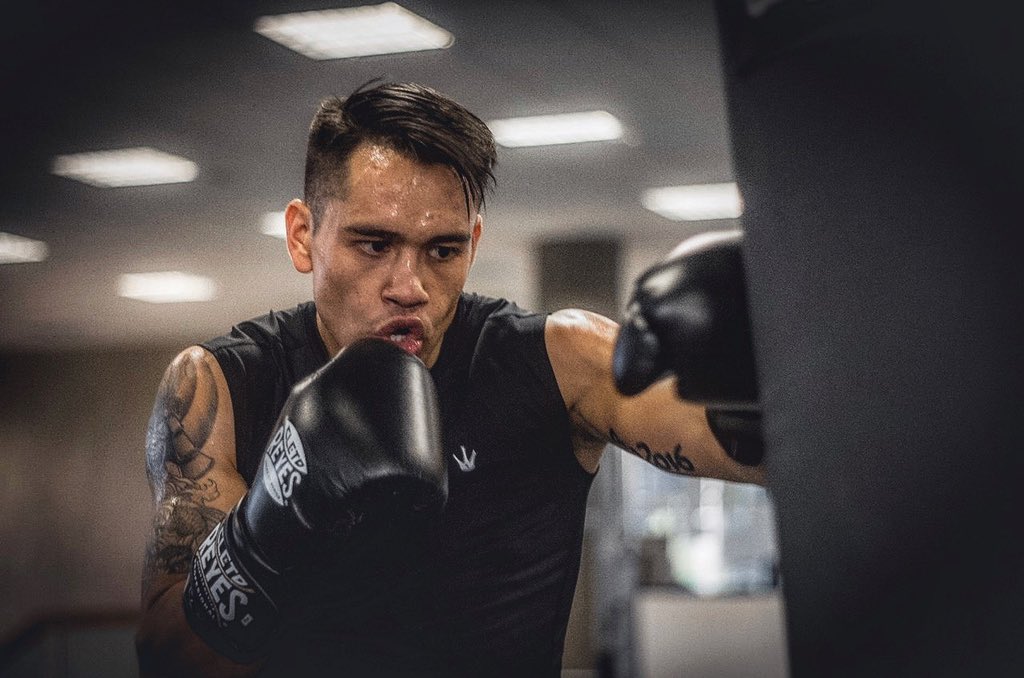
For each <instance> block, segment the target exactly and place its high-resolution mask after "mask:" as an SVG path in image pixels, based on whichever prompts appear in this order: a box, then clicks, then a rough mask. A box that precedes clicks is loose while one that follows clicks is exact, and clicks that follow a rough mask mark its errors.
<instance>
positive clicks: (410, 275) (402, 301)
mask: <svg viewBox="0 0 1024 678" xmlns="http://www.w3.org/2000/svg"><path fill="white" fill-rule="evenodd" d="M384 298H385V299H387V300H388V301H391V302H393V303H395V304H398V305H399V306H402V307H404V308H410V307H415V306H420V305H422V304H425V303H427V300H428V296H427V291H426V289H424V287H423V280H422V279H421V278H420V273H419V261H418V260H417V257H416V256H415V255H414V254H411V253H410V254H406V253H402V254H401V255H400V256H398V257H396V259H395V263H394V265H393V266H392V267H391V271H390V272H389V275H388V281H387V286H386V287H385V288H384Z"/></svg>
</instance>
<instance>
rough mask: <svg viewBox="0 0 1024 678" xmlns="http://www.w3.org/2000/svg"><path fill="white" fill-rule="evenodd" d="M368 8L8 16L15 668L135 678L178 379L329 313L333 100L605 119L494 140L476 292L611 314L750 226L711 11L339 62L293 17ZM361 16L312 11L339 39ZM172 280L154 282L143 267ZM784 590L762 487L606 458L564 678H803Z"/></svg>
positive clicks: (114, 7)
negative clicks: (313, 272)
mask: <svg viewBox="0 0 1024 678" xmlns="http://www.w3.org/2000/svg"><path fill="white" fill-rule="evenodd" d="M356 4H357V3H353V2H326V1H324V0H304V1H302V2H294V1H284V0H256V1H254V2H244V1H242V0H226V1H224V2H198V1H196V0H184V1H180V2H176V3H145V2H138V3H133V2H127V1H119V0H97V1H96V2H91V3H79V4H65V3H62V2H57V1H55V0H43V1H37V2H32V3H18V5H19V6H16V7H9V8H8V10H7V11H8V12H9V13H10V14H9V16H8V17H7V18H6V19H5V21H4V22H2V27H0V45H2V47H0V49H2V50H3V51H2V57H3V59H2V64H3V66H2V69H0V77H2V83H0V84H2V85H3V91H4V92H5V94H6V96H5V103H4V105H3V107H2V110H0V135H2V139H3V149H4V159H3V162H2V163H0V173H2V174H0V180H2V186H3V190H2V194H0V195H2V197H3V199H2V203H0V676H5V677H6V676H133V675H137V669H136V667H135V659H134V648H133V645H132V634H133V629H134V624H135V620H136V618H137V615H138V605H139V588H140V571H141V562H142V554H143V548H144V543H145V539H146V535H147V531H148V529H149V522H150V518H151V500H150V495H149V489H148V486H147V484H146V479H145V466H144V455H143V442H144V430H145V424H146V420H147V418H148V416H149V411H150V408H151V406H152V400H153V395H154V393H155V388H156V385H157V383H158V381H159V379H160V376H161V374H162V371H163V369H164V367H165V366H166V365H167V363H168V361H169V360H170V358H171V357H172V356H173V355H174V354H176V353H177V352H178V351H179V350H180V349H181V348H183V347H184V346H186V345H188V344H191V343H194V342H197V341H200V340H203V339H205V338H209V337H212V336H215V335H218V334H221V333H223V332H225V331H226V330H228V329H229V328H230V326H231V325H232V324H233V323H235V322H237V321H240V320H243V319H246V318H249V317H252V316H256V315H259V314H262V313H265V312H266V311H268V310H269V309H284V308H288V307H290V306H292V305H294V304H296V303H298V302H300V301H303V300H306V299H307V298H309V296H310V289H311V287H310V280H309V279H307V278H305V277H303V276H301V275H300V274H298V273H296V272H295V271H294V270H293V269H292V267H291V264H290V262H289V260H288V257H287V253H286V251H285V247H284V243H283V240H281V239H280V237H278V235H277V233H278V232H279V231H280V229H282V228H283V220H282V217H281V215H280V212H281V210H283V209H284V206H285V204H286V203H287V201H288V200H289V199H291V198H293V197H299V196H300V195H301V185H302V169H303V157H304V150H305V149H304V146H305V133H306V128H307V126H308V123H309V120H310V118H311V116H312V113H313V111H314V108H315V105H316V103H317V101H318V100H319V99H321V98H322V97H324V96H326V95H329V94H341V95H343V94H345V93H347V92H349V91H350V90H352V89H353V88H355V87H356V86H358V85H360V84H362V83H364V82H366V81H368V80H371V79H373V78H381V79H384V80H395V81H414V82H419V83H423V84H426V85H429V86H432V87H434V88H436V89H438V90H440V91H442V92H444V93H446V94H448V95H450V96H452V97H453V98H455V99H456V100H458V101H460V102H462V103H463V104H465V105H467V106H468V107H469V108H470V109H471V110H473V111H474V112H475V113H476V114H477V115H479V116H480V117H481V118H482V119H483V120H484V121H486V122H488V123H493V124H492V127H493V128H494V129H495V130H496V131H497V130H499V129H504V127H502V124H501V123H500V121H506V120H508V119H513V118H522V117H529V116H553V115H561V114H570V113H575V114H582V113H593V112H599V114H598V115H597V116H594V117H593V118H577V119H574V120H571V121H570V122H569V125H568V131H569V132H588V131H590V132H591V133H592V136H590V137H583V138H582V139H579V140H573V139H572V138H568V137H566V138H557V139H552V138H550V135H551V134H554V133H555V132H557V129H556V128H555V127H554V126H555V125H557V124H558V120H547V121H546V126H542V131H544V130H545V129H546V130H547V134H548V135H549V138H548V139H547V140H546V141H545V140H539V141H538V140H535V141H530V140H529V139H527V140H525V141H524V140H522V139H520V140H516V139H514V138H512V137H505V138H504V141H501V140H499V141H500V145H499V166H498V170H497V179H498V184H497V190H496V191H495V193H494V194H493V196H491V197H490V198H489V200H488V204H487V209H486V212H485V217H484V218H485V222H484V235H483V239H482V242H481V249H480V252H479V255H478V258H477V261H476V264H475V266H474V269H473V271H472V274H471V276H470V280H469V284H468V286H467V289H468V290H470V291H477V292H481V293H484V294H490V295H495V296H503V297H506V298H509V299H513V300H515V301H517V302H519V303H520V304H522V305H525V306H527V307H532V308H536V309H544V310H554V309H557V308H563V307H570V306H572V307H583V308H588V309H591V310H595V311H598V312H602V313H604V314H606V315H608V316H610V317H613V318H616V317H618V316H619V315H620V314H621V310H622V306H623V304H624V303H625V299H626V295H627V294H628V291H629V288H630V285H631V282H632V280H633V279H634V278H635V277H636V276H637V275H638V274H639V272H640V271H642V270H643V269H644V268H645V267H647V266H648V265H650V264H652V263H654V262H656V261H658V260H660V259H661V258H663V257H664V256H665V255H666V254H667V253H668V251H669V250H671V248H672V247H673V246H674V245H676V244H677V243H678V242H679V241H680V240H682V239H683V238H685V237H687V236H688V235H692V234H695V233H698V232H702V231H707V230H714V229H731V228H735V227H737V226H738V224H739V222H738V221H737V219H736V217H738V216H739V215H740V213H741V211H742V202H741V201H740V200H739V199H738V195H737V193H736V189H735V186H734V185H733V184H732V181H733V179H734V177H733V169H732V166H731V163H730V159H729V158H730V149H729V143H728V134H727V122H726V115H725V102H724V94H723V91H724V90H723V84H722V72H721V65H720V55H719V51H718V42H717V40H718V38H717V29H716V23H715V17H714V12H713V9H712V6H711V2H710V1H708V0H672V1H668V0H665V1H653V2H644V3H640V4H635V3H621V2H615V1H613V0H587V1H583V0H579V1H574V0H566V1H561V2H558V1H554V2H551V1H543V0H534V1H532V2H497V1H493V2H491V1H478V2H474V3H456V2H448V1H446V0H422V1H421V0H402V1H401V2H400V3H399V4H398V5H393V4H391V3H388V4H386V5H379V4H375V5H373V7H375V8H377V9H376V10H374V11H378V12H379V14H378V15H377V19H375V20H381V21H391V22H395V21H397V22H398V23H402V22H404V21H411V20H412V17H413V15H414V16H415V17H418V18H419V19H422V20H425V21H426V22H429V25H430V26H428V27H427V28H424V29H421V30H420V33H421V34H428V35H432V36H439V37H438V41H437V43H436V44H432V45H426V46H424V45H419V46H412V47H407V48H405V49H411V50H413V51H407V52H402V53H392V54H377V55H361V56H358V55H357V56H347V55H343V54H342V55H339V54H329V53H318V52H315V51H313V50H324V49H327V48H328V47H330V46H329V45H326V46H325V45H324V44H322V42H320V43H317V42H316V41H314V42H313V44H312V46H310V45H309V44H306V45H303V44H302V43H301V38H300V37H295V36H294V35H293V34H292V33H290V31H291V30H292V29H290V28H289V27H288V25H286V24H282V23H281V17H282V16H283V15H289V14H293V13H304V12H310V11H313V10H336V9H339V8H350V7H354V6H356ZM396 8H397V9H396ZM396 17H397V19H396ZM337 18H338V15H337V14H334V13H331V12H327V13H325V14H321V15H317V16H310V15H308V14H303V15H302V16H300V17H299V19H305V20H307V21H308V20H310V19H313V20H315V21H313V22H312V30H314V31H315V30H317V28H316V25H317V21H319V22H321V30H323V29H322V26H323V25H324V24H323V22H330V21H333V20H336V19H337ZM371 19H373V17H363V20H364V21H370V20H371ZM327 25H329V24H327ZM366 26H367V24H364V25H363V29H362V30H363V31H364V32H365V31H366V30H367V29H366ZM307 28H308V27H307ZM294 30H295V31H297V32H298V34H300V33H301V28H297V29H294ZM332 30H335V29H332ZM282 35H284V36H285V37H282ZM289 35H292V37H291V38H288V37H287V36H289ZM289 39H290V40H291V43H289V44H282V41H283V42H286V43H287V42H288V40H289ZM296 41H299V42H296ZM351 42H352V40H349V41H348V46H349V47H351ZM304 50H305V51H304ZM505 127H507V125H505ZM552 141H558V142H561V143H557V144H552V143H551V142H552ZM518 144H525V145H518ZM538 144H540V145H538ZM125 149H129V150H130V149H135V152H136V155H135V156H133V158H134V169H136V170H139V169H142V170H143V171H144V172H148V173H149V174H148V176H146V177H142V178H139V177H137V176H136V177H132V176H128V177H127V178H125V177H121V178H120V179H119V178H118V172H119V171H120V170H119V169H118V168H117V167H114V166H111V165H107V166H106V170H107V172H108V174H106V175H104V174H98V175H97V174H88V173H87V171H88V168H87V167H86V166H85V161H87V160H96V159H97V157H96V155H95V154H97V153H101V152H107V151H116V150H125ZM138 149H149V150H148V151H138ZM82 154H88V155H85V156H83V155H82ZM98 159H100V160H110V158H109V157H107V156H100V157H99V158H98ZM161 160H170V161H171V162H170V164H169V168H168V169H167V170H166V171H169V172H171V174H170V175H166V176H165V175H163V174H161V173H162V172H164V171H165V170H164V169H163V168H162V167H161V166H159V165H158V164H157V161H161ZM119 181H120V185H108V184H117V183H118V182H119ZM170 272H176V275H174V276H170V277H168V276H167V275H164V277H163V278H158V280H157V285H158V287H156V288H146V287H145V286H144V284H145V283H146V282H147V280H146V279H144V278H140V277H138V276H139V275H140V274H152V273H163V274H167V273H170ZM174 282H177V283H181V286H180V288H178V289H176V290H172V289H170V288H169V287H168V285H169V283H174ZM140 286H141V287H140ZM172 293H177V294H181V295H183V296H181V297H171V296H170V295H171V294H172ZM556 518H557V517H555V516H553V517H552V519H556ZM778 571H779V563H778V554H777V548H776V538H775V528H774V516H773V509H772V504H771V501H770V499H769V497H768V495H767V494H766V493H765V492H764V491H763V490H761V489H759V488H755V487H748V486H741V485H733V484H729V483H722V482H718V481H701V480H695V479H687V478H680V477H676V476H672V475H669V474H666V473H661V472H659V471H658V470H657V469H655V468H653V467H650V466H648V465H647V464H645V463H643V462H641V461H639V460H637V459H635V458H633V457H630V456H629V455H625V454H612V455H607V456H606V458H605V463H604V465H603V467H602V469H601V471H600V473H599V475H598V478H597V481H596V483H595V486H594V489H593V492H592V494H591V501H590V505H589V507H588V523H587V532H586V541H585V551H584V563H583V569H582V572H581V575H580V582H579V587H578V591H577V596H576V600H575V604H574V611H573V620H572V622H571V625H570V631H569V638H568V641H567V648H566V654H565V661H564V666H565V675H567V676H681V675H695V676H749V675H757V676H768V677H771V676H783V675H786V672H787V666H786V657H785V649H784V647H785V639H784V636H785V634H784V620H783V613H782V607H781V603H780V586H781V584H780V581H779V576H778Z"/></svg>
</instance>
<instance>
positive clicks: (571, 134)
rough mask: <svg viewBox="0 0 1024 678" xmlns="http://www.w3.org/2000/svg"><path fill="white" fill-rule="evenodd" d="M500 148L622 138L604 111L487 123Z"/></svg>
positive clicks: (616, 123)
mask: <svg viewBox="0 0 1024 678" xmlns="http://www.w3.org/2000/svg"><path fill="white" fill-rule="evenodd" d="M487 126H488V127H490V128H491V132H492V133H493V134H494V140H495V141H497V142H498V143H499V144H501V145H502V146H507V147H515V146H551V145H554V144H578V143H581V142H584V141H610V140H612V139H618V138H620V137H621V136H622V123H620V122H619V120H618V118H616V117H615V116H614V115H612V114H611V113H608V112H607V111H587V112H584V113H563V114H561V115H535V116H530V117H526V118H505V119H503V120H492V121H490V122H489V123H487Z"/></svg>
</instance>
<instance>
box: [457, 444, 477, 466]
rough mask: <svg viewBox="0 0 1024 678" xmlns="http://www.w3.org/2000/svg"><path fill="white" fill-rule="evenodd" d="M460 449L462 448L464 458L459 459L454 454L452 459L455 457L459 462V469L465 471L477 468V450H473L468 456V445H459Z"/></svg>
mask: <svg viewBox="0 0 1024 678" xmlns="http://www.w3.org/2000/svg"><path fill="white" fill-rule="evenodd" d="M459 449H460V450H462V459H459V458H458V457H457V456H456V455H454V454H453V455H452V459H454V460H455V461H456V462H457V463H458V465H459V469H460V470H462V471H465V472H469V471H472V470H473V469H475V468H476V450H471V451H470V454H469V455H468V456H467V454H466V446H465V445H459Z"/></svg>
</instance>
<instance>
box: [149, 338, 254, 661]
mask: <svg viewBox="0 0 1024 678" xmlns="http://www.w3.org/2000/svg"><path fill="white" fill-rule="evenodd" d="M234 439H235V430H234V421H233V414H232V409H231V397H230V394H229V392H228V388H227V383H226V382H225V380H224V375H223V373H222V372H221V369H220V366H219V365H218V364H217V361H216V360H215V359H214V358H213V356H211V355H210V354H209V353H207V352H206V351H204V350H203V349H201V348H199V347H192V348H189V349H186V350H185V351H183V352H182V353H181V354H179V355H178V356H177V357H176V358H175V359H174V361H172V362H171V364H170V366H169V367H168V368H167V371H166V372H165V373H164V378H163V381H162V382H161V383H160V387H159V390H158V392H157V397H156V403H155V405H154V407H153V414H152V416H151V417H150V420H149V427H148V429H147V432H146V472H147V476H148V478H149V483H150V487H151V488H152V490H153V500H154V503H155V515H154V519H153V532H152V534H151V535H150V541H149V544H148V546H147V549H146V559H145V563H144V565H143V577H142V606H143V617H142V621H141V622H140V624H139V630H138V634H137V637H136V645H137V649H138V655H139V664H140V668H141V670H142V673H143V675H150V676H176V675H190V676H201V675H211V676H214V675H215V676H242V675H251V674H252V673H253V672H254V670H255V668H256V667H255V666H248V667H247V666H242V665H239V664H235V663H233V662H230V661H229V660H227V659H225V658H224V657H222V656H220V655H219V654H217V653H215V652H214V651H213V650H212V649H210V648H209V647H208V646H207V645H206V644H205V643H204V642H203V641H202V640H200V638H199V637H198V636H196V635H195V634H194V633H193V632H192V630H191V628H190V627H189V626H188V623H187V622H186V621H185V615H184V612H183V610H182V589H183V588H184V583H185V577H186V575H187V573H188V569H189V565H190V564H191V562H192V555H193V553H195V551H196V549H197V548H198V547H199V545H200V543H201V542H202V541H203V539H204V538H205V537H206V536H207V535H208V534H209V533H210V532H211V531H212V530H213V528H214V526H215V525H217V523H219V522H220V521H221V520H223V518H224V517H225V515H226V514H227V512H228V511H229V510H230V509H231V508H232V507H233V506H234V505H235V504H236V503H237V502H238V500H239V499H240V498H241V497H242V495H244V494H245V492H246V486H245V482H244V481H243V480H242V477H241V476H240V475H239V473H238V470H237V469H236V467H235V442H234Z"/></svg>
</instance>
